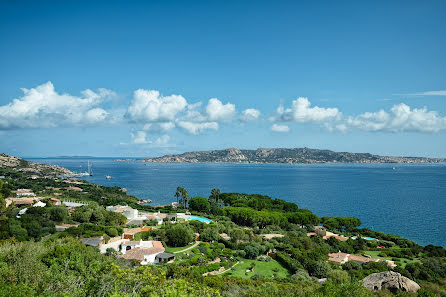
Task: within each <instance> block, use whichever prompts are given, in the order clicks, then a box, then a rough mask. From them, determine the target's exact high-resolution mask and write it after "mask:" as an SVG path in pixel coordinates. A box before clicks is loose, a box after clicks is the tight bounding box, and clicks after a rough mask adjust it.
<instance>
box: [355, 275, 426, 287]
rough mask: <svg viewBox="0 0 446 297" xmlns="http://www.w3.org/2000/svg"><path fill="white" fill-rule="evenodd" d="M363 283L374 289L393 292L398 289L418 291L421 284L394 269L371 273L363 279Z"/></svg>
mask: <svg viewBox="0 0 446 297" xmlns="http://www.w3.org/2000/svg"><path fill="white" fill-rule="evenodd" d="M362 283H363V284H364V287H365V288H366V289H368V290H373V291H378V290H385V289H387V290H389V291H392V292H396V291H398V290H401V291H405V292H416V291H418V290H419V289H420V286H419V285H418V284H417V283H416V282H414V281H413V280H410V279H408V278H407V277H405V276H402V275H401V274H400V273H398V272H393V271H386V272H379V273H373V274H370V275H369V276H367V277H366V278H364V279H363V280H362Z"/></svg>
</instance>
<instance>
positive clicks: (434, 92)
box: [394, 90, 446, 96]
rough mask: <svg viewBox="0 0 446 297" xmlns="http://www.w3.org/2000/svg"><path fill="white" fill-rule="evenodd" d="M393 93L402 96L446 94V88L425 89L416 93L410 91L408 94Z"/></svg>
mask: <svg viewBox="0 0 446 297" xmlns="http://www.w3.org/2000/svg"><path fill="white" fill-rule="evenodd" d="M394 95H403V96H446V90H440V91H426V92H418V93H410V94H394Z"/></svg>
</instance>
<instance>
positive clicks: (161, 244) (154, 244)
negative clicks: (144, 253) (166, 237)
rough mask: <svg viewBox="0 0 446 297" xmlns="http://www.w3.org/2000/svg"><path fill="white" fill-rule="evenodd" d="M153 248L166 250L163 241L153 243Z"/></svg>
mask: <svg viewBox="0 0 446 297" xmlns="http://www.w3.org/2000/svg"><path fill="white" fill-rule="evenodd" d="M152 244H153V247H155V248H160V249H163V250H164V246H163V243H162V242H161V241H152Z"/></svg>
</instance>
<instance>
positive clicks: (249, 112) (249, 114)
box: [240, 108, 260, 122]
mask: <svg viewBox="0 0 446 297" xmlns="http://www.w3.org/2000/svg"><path fill="white" fill-rule="evenodd" d="M259 117H260V110H257V109H254V108H248V109H245V110H244V111H243V112H242V114H241V115H240V120H241V121H242V122H253V121H256V120H257V119H258V118H259Z"/></svg>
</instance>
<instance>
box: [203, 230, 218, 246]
mask: <svg viewBox="0 0 446 297" xmlns="http://www.w3.org/2000/svg"><path fill="white" fill-rule="evenodd" d="M218 238H219V234H218V231H217V229H215V228H213V227H208V228H206V229H204V230H203V231H202V232H201V233H200V240H201V241H208V242H214V241H217V240H218Z"/></svg>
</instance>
